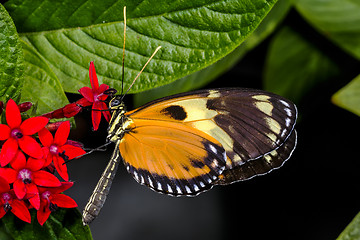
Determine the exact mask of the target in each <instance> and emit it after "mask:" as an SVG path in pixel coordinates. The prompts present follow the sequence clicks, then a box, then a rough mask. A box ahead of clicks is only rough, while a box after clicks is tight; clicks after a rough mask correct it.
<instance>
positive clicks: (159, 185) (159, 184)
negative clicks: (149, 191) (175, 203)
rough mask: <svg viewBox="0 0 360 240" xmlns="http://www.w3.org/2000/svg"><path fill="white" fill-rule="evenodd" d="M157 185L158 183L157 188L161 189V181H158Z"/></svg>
mask: <svg viewBox="0 0 360 240" xmlns="http://www.w3.org/2000/svg"><path fill="white" fill-rule="evenodd" d="M157 185H158V190H160V191H162V187H161V183H159V182H158V183H157Z"/></svg>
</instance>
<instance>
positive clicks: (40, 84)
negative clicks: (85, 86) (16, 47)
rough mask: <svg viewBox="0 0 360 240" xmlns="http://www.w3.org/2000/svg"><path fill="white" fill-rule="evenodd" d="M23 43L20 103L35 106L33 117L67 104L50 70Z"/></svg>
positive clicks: (61, 89) (41, 59) (40, 58)
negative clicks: (23, 70)
mask: <svg viewBox="0 0 360 240" xmlns="http://www.w3.org/2000/svg"><path fill="white" fill-rule="evenodd" d="M22 43H23V51H24V59H25V74H24V78H25V82H24V88H23V91H22V94H21V101H22V102H26V101H30V102H32V103H35V104H36V112H34V113H33V115H41V114H44V113H47V112H51V111H53V110H55V109H58V108H61V107H63V106H65V105H66V104H68V103H69V101H68V100H67V98H66V95H65V93H64V90H63V88H62V87H61V84H60V82H59V80H58V78H57V77H56V75H55V74H54V73H53V71H52V70H51V68H50V67H49V66H48V65H47V63H46V62H45V61H44V60H43V58H42V57H41V56H39V55H38V53H37V52H36V51H35V50H34V49H33V48H32V47H30V46H29V45H28V44H27V43H25V42H22Z"/></svg>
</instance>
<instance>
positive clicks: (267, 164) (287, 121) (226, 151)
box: [83, 88, 297, 224]
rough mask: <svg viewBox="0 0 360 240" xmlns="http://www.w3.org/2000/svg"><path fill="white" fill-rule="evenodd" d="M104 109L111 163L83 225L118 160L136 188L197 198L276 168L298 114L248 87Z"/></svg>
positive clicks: (117, 101) (290, 146)
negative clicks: (130, 107)
mask: <svg viewBox="0 0 360 240" xmlns="http://www.w3.org/2000/svg"><path fill="white" fill-rule="evenodd" d="M122 98H123V96H115V97H114V98H113V99H112V100H111V102H110V104H109V108H110V110H111V111H112V118H111V120H110V123H109V128H108V137H107V138H108V140H109V141H111V142H114V143H115V144H116V147H115V150H114V153H113V155H112V158H111V160H110V162H109V164H108V166H107V168H106V169H105V171H104V173H103V175H102V177H101V179H100V181H99V183H98V185H97V186H96V188H95V190H94V192H93V194H92V196H91V197H90V200H89V203H88V204H87V205H86V207H85V210H84V213H83V223H84V224H88V223H90V222H91V221H92V220H93V219H94V218H95V217H96V216H97V215H98V213H99V211H100V209H101V207H102V205H103V204H104V201H105V199H106V196H107V194H108V192H109V190H110V186H111V182H112V179H113V178H114V176H115V172H116V169H117V167H118V164H119V162H120V160H121V159H122V161H123V163H124V164H125V166H126V169H127V171H128V172H129V173H130V174H131V175H132V176H133V177H134V179H135V180H136V181H137V182H139V183H140V184H143V185H146V186H148V187H149V188H151V189H153V190H155V191H157V192H161V193H165V194H169V195H173V196H182V195H197V194H199V193H201V192H203V191H205V190H208V189H210V188H212V187H213V186H214V185H224V184H229V183H233V182H236V181H240V180H245V179H249V178H252V177H254V176H256V175H261V174H265V173H267V172H270V171H271V170H272V169H276V168H278V167H280V166H281V165H282V164H283V163H284V162H285V161H286V160H287V159H288V158H289V157H290V156H291V154H292V152H293V150H294V148H295V146H296V131H295V130H294V126H295V122H296V118H297V110H296V107H295V105H294V104H293V103H292V102H290V101H289V100H287V99H285V98H283V97H280V96H278V95H275V94H272V93H269V92H265V91H261V90H251V89H241V88H222V89H212V90H200V91H194V92H188V93H182V94H177V95H173V96H170V97H165V98H161V99H158V100H155V101H152V102H150V103H148V104H146V105H144V106H142V107H140V108H137V109H135V110H132V111H129V112H127V111H126V108H125V105H124V103H123V102H122Z"/></svg>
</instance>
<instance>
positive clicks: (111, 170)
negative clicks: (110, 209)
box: [82, 143, 120, 225]
mask: <svg viewBox="0 0 360 240" xmlns="http://www.w3.org/2000/svg"><path fill="white" fill-rule="evenodd" d="M118 145H119V144H118V143H117V144H116V148H115V151H114V152H113V155H112V156H111V159H110V161H109V163H108V165H107V166H106V168H105V170H104V172H103V173H102V175H101V178H100V180H99V182H98V183H97V185H96V187H95V189H94V191H93V193H92V194H91V196H90V198H89V201H88V203H87V204H86V206H85V208H84V211H83V216H82V222H83V224H84V225H88V224H89V223H91V222H92V221H93V220H94V219H95V218H96V217H97V216H98V215H99V213H100V210H101V208H102V207H103V205H104V203H105V200H106V197H107V195H108V194H109V191H110V188H111V184H112V181H113V179H114V177H115V174H116V170H117V168H118V166H119V162H120V154H119V151H118V150H117V149H118Z"/></svg>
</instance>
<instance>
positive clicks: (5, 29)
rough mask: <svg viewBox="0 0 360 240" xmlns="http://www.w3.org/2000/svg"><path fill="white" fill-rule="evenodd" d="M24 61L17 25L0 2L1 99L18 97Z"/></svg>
mask: <svg viewBox="0 0 360 240" xmlns="http://www.w3.org/2000/svg"><path fill="white" fill-rule="evenodd" d="M23 61H24V60H23V56H22V50H21V43H20V39H19V36H18V34H17V32H16V28H15V25H14V23H13V21H12V19H11V18H10V16H9V14H8V13H7V11H6V10H5V8H4V7H3V6H2V5H1V4H0V100H2V101H7V100H8V99H9V98H13V99H15V100H17V99H18V97H19V95H20V91H21V87H22V83H23V79H22V78H21V77H22V74H23V71H22V70H23Z"/></svg>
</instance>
